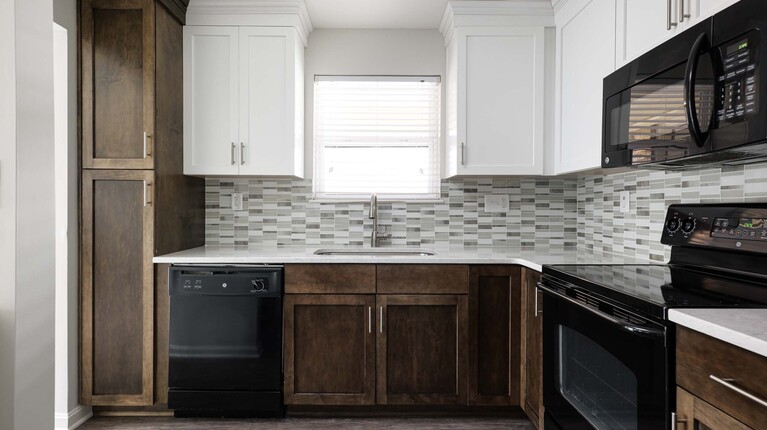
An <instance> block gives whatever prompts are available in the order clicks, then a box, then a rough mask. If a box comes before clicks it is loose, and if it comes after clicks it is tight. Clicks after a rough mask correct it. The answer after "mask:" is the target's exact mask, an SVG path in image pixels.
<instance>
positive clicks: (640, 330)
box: [538, 282, 666, 337]
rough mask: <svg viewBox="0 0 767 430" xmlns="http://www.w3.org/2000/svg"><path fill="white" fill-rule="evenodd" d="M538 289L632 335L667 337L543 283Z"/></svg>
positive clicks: (659, 330)
mask: <svg viewBox="0 0 767 430" xmlns="http://www.w3.org/2000/svg"><path fill="white" fill-rule="evenodd" d="M538 288H540V289H541V290H543V292H546V293H549V294H551V295H553V296H556V297H558V298H560V299H562V300H565V301H567V302H568V303H570V304H573V305H575V306H577V307H578V308H579V309H583V310H585V311H587V312H590V313H592V314H593V315H596V316H598V317H599V318H602V319H604V320H606V321H609V322H611V323H612V324H614V325H616V326H618V328H620V329H621V330H623V331H627V332H629V333H631V334H636V335H640V336H645V337H664V336H665V335H666V333H665V331H664V330H661V329H656V328H650V327H642V326H638V325H636V324H630V323H627V322H625V321H621V320H619V319H618V318H615V317H613V316H612V315H608V314H606V313H604V312H600V311H598V310H596V309H594V308H591V307H589V306H586V305H584V304H583V303H581V302H579V301H578V300H575V299H574V298H572V297H569V296H566V295H564V294H561V293H560V292H558V291H556V290H554V289H552V288H549V287H547V286H546V285H544V284H543V283H541V282H539V283H538Z"/></svg>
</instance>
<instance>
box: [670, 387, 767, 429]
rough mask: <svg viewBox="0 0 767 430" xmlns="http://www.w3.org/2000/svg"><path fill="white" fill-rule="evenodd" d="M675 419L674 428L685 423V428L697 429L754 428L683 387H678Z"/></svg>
mask: <svg viewBox="0 0 767 430" xmlns="http://www.w3.org/2000/svg"><path fill="white" fill-rule="evenodd" d="M675 419H676V422H675V423H674V425H675V427H674V428H679V427H681V426H680V424H684V428H685V429H695V430H752V428H751V427H749V426H747V425H745V424H743V423H741V422H740V421H738V420H736V419H735V418H733V417H731V416H729V415H727V414H726V413H724V412H722V411H721V410H719V409H717V408H716V407H714V406H712V405H711V404H709V403H708V402H706V401H704V400H702V399H700V398H699V397H696V396H695V395H693V394H690V393H689V392H687V391H685V390H684V389H682V388H681V387H677V389H676V418H675ZM677 426H678V427H677ZM759 428H762V427H759Z"/></svg>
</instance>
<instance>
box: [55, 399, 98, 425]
mask: <svg viewBox="0 0 767 430" xmlns="http://www.w3.org/2000/svg"><path fill="white" fill-rule="evenodd" d="M92 416H93V408H91V407H90V406H82V405H78V406H77V407H76V408H74V409H72V410H71V411H69V413H68V414H55V415H54V420H55V423H56V427H55V429H56V430H74V429H76V428H78V427H80V426H81V425H82V424H83V423H84V422H86V421H88V419H90V417H92Z"/></svg>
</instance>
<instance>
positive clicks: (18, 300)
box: [0, 0, 54, 430]
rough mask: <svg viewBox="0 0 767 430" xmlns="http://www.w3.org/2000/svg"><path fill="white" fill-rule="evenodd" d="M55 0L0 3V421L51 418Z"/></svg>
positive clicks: (13, 423)
mask: <svg viewBox="0 0 767 430" xmlns="http://www.w3.org/2000/svg"><path fill="white" fill-rule="evenodd" d="M52 23H53V8H52V2H51V0H3V1H2V2H0V36H2V37H0V88H2V93H0V118H1V119H0V121H1V122H0V126H2V130H3V144H2V145H0V148H2V149H0V208H1V209H0V226H1V227H0V229H2V230H0V232H2V236H0V243H1V245H0V261H2V271H3V282H2V283H0V324H1V325H2V326H1V327H0V336H1V338H0V342H2V343H1V344H0V378H2V379H1V381H2V383H0V428H2V429H3V430H5V429H18V430H22V429H23V430H26V429H49V428H52V427H53V423H54V420H53V408H54V405H53V392H54V335H53V332H54V210H53V201H54V193H53V184H54V181H53V170H54V165H53V157H54V148H53V48H52V45H53V33H52V25H51V24H52Z"/></svg>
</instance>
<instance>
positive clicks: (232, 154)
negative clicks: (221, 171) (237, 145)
mask: <svg viewBox="0 0 767 430" xmlns="http://www.w3.org/2000/svg"><path fill="white" fill-rule="evenodd" d="M231 156H232V166H234V164H235V162H234V142H232V153H231Z"/></svg>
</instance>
